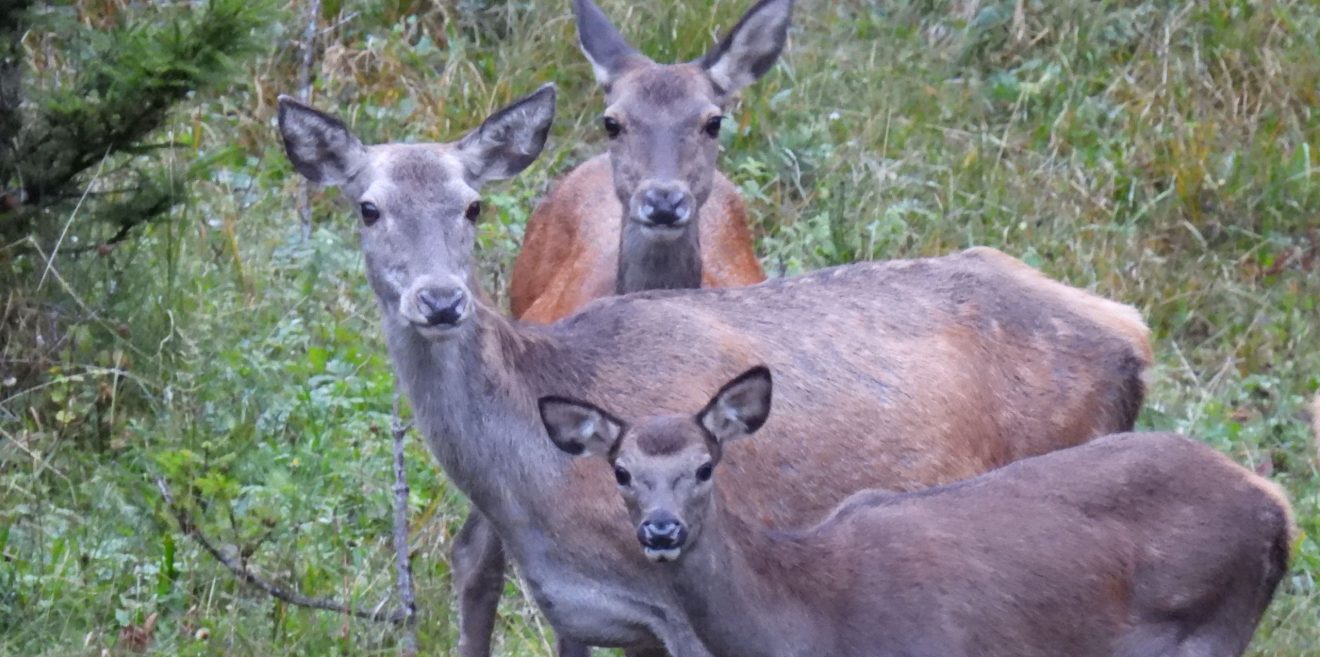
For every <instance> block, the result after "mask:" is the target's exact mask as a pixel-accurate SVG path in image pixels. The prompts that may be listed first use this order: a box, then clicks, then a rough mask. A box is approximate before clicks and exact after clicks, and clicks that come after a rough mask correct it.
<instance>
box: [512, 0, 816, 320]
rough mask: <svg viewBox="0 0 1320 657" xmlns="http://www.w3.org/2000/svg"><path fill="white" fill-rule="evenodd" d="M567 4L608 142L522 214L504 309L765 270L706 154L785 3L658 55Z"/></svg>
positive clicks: (760, 68)
mask: <svg viewBox="0 0 1320 657" xmlns="http://www.w3.org/2000/svg"><path fill="white" fill-rule="evenodd" d="M573 9H574V13H575V14H576V15H577V26H578V39H579V42H580V45H581V46H582V52H583V53H585V54H586V56H587V59H588V60H590V61H591V68H592V70H594V71H595V74H596V81H597V82H598V83H599V84H600V86H601V87H602V88H603V89H604V90H605V111H604V113H603V114H602V117H601V126H602V129H603V130H604V132H605V134H606V136H607V137H608V139H609V152H608V153H607V154H605V155H600V156H597V157H595V158H592V159H590V160H588V161H586V162H585V163H583V164H582V165H581V166H579V167H577V168H576V169H574V170H573V171H571V172H570V173H569V174H568V175H566V176H564V178H563V179H562V180H561V181H559V183H558V184H556V185H555V187H554V189H553V190H552V191H551V192H550V194H549V195H548V196H547V197H546V199H545V200H544V201H543V202H542V203H541V204H540V205H539V206H537V208H536V211H535V212H533V213H532V216H531V218H530V219H529V220H528V222H527V235H526V238H525V239H524V240H523V248H522V250H521V251H520V252H519V253H518V259H517V260H516V261H515V262H514V266H513V274H512V276H511V278H510V282H509V298H510V305H511V308H512V310H513V314H514V316H515V317H520V318H522V319H527V320H531V321H537V322H550V321H554V320H557V319H559V318H560V317H564V316H567V315H568V314H570V313H572V312H574V311H576V310H577V309H578V308H581V307H582V306H583V305H585V304H586V302H588V301H591V300H592V299H597V298H600V297H602V296H605V295H608V294H625V293H628V292H640V291H643V290H653V289H680V288H694V287H702V286H703V285H704V286H705V287H731V286H739V285H751V284H752V283H759V282H761V281H763V280H765V272H764V271H762V270H761V265H760V263H759V262H758V261H757V259H756V253H755V252H754V251H753V249H752V236H751V232H750V231H749V230H748V228H747V214H746V211H745V209H744V207H743V202H742V198H741V197H739V195H738V191H737V189H736V188H735V187H734V186H733V184H732V183H730V182H729V181H728V179H726V178H725V177H724V175H723V174H721V173H719V172H718V171H716V169H715V157H716V155H717V154H718V153H719V149H720V142H719V134H720V126H721V124H722V122H723V118H724V112H725V110H726V109H728V107H729V105H730V104H731V101H732V99H733V97H734V94H735V93H736V92H737V91H738V90H739V89H741V88H742V87H744V86H746V85H748V84H750V83H752V82H754V81H755V80H756V79H757V78H759V77H761V76H762V75H764V74H765V73H766V71H768V70H770V67H771V66H772V65H773V64H774V62H775V60H776V59H777V58H778V57H779V53H780V51H782V50H783V48H784V42H785V40H786V39H787V37H788V25H789V18H790V15H791V13H792V9H793V3H792V0H761V2H758V3H757V4H756V6H754V7H752V8H751V9H750V10H749V11H748V12H747V14H746V15H745V16H743V18H742V20H741V21H739V22H738V24H737V25H736V26H734V28H733V29H732V30H731V31H730V32H729V34H728V35H727V36H725V38H724V39H723V40H722V41H720V43H719V45H717V46H716V47H715V48H714V49H713V50H711V51H710V52H709V53H707V54H706V55H705V56H704V57H702V58H701V59H699V60H697V61H694V62H686V63H679V64H668V65H664V64H657V63H655V62H653V61H651V60H650V59H648V58H647V57H646V56H644V55H642V54H641V53H639V52H637V50H635V49H634V48H633V47H632V46H630V45H628V42H627V41H625V40H624V39H623V37H622V36H620V35H619V32H618V30H616V29H615V28H614V26H613V25H611V24H610V21H609V19H608V18H606V17H605V14H604V13H603V12H602V11H601V10H600V8H599V7H597V6H596V4H595V3H593V2H592V1H591V0H576V1H575V2H574V3H573Z"/></svg>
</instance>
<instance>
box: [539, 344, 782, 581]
mask: <svg viewBox="0 0 1320 657" xmlns="http://www.w3.org/2000/svg"><path fill="white" fill-rule="evenodd" d="M771 387H772V386H771V381H770V370H769V369H767V368H765V367H763V366H758V367H754V368H752V369H750V370H748V371H746V372H744V373H743V374H741V375H739V376H738V377H737V378H735V379H733V380H732V381H730V382H728V383H726V384H725V385H724V386H723V387H722V388H720V390H719V392H717V393H715V396H714V397H713V398H711V400H710V402H709V403H708V404H706V407H705V408H703V409H701V411H700V412H699V413H697V414H696V415H695V416H689V415H658V416H653V417H648V418H646V419H643V420H641V421H640V422H638V423H637V424H636V425H635V426H629V425H627V424H626V423H624V422H623V421H622V420H620V419H618V418H617V417H615V416H614V415H612V414H610V413H609V412H608V411H605V410H603V409H601V408H598V407H596V406H594V405H592V404H590V403H587V402H583V401H578V400H574V399H569V398H565V397H543V398H541V400H540V403H539V406H540V409H541V421H542V422H544V423H545V428H546V432H547V433H548V434H549V435H550V440H552V441H553V442H554V443H555V445H556V446H558V447H559V448H560V449H561V450H563V451H565V452H568V453H569V454H574V455H582V454H590V455H593V456H596V457H600V458H604V459H606V460H607V461H608V462H609V463H610V465H611V466H613V468H614V478H615V481H617V482H618V484H619V492H620V493H622V494H623V499H624V502H625V504H626V505H627V507H628V514H629V517H630V518H631V519H632V522H633V524H634V525H636V527H637V540H638V541H639V542H641V544H642V550H644V551H645V553H646V556H647V558H649V559H651V560H652V561H657V562H660V561H676V560H677V559H678V558H679V557H680V556H681V555H682V552H683V550H684V549H685V548H687V547H688V546H690V545H692V544H694V543H695V542H696V540H697V538H698V536H700V535H701V529H702V526H703V524H704V523H705V522H706V520H707V519H708V518H709V517H710V515H711V513H710V511H711V506H712V504H713V500H712V495H711V493H712V485H711V480H712V477H713V476H714V473H715V467H716V466H717V465H719V462H720V456H721V455H722V454H723V452H724V448H725V447H726V446H727V445H728V444H729V443H731V442H734V441H736V440H740V439H742V438H746V437H748V436H750V435H752V434H753V433H755V432H756V430H757V429H760V428H761V426H762V425H764V424H765V422H766V420H767V419H768V418H769V416H770V397H771Z"/></svg>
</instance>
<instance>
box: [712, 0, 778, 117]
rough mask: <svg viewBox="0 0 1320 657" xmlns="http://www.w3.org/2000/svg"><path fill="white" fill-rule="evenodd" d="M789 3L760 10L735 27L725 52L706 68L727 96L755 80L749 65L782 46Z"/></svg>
mask: <svg viewBox="0 0 1320 657" xmlns="http://www.w3.org/2000/svg"><path fill="white" fill-rule="evenodd" d="M791 8H792V3H791V2H779V3H774V4H771V5H767V6H765V7H762V8H760V10H759V11H757V12H756V13H755V15H753V16H751V17H750V19H749V20H748V21H747V22H746V23H744V24H742V25H740V26H738V31H737V32H735V33H733V34H732V35H731V36H732V42H731V43H730V44H729V48H728V50H726V51H724V52H723V53H722V54H721V55H720V57H719V59H717V60H715V61H714V62H713V63H711V65H710V66H709V68H707V69H706V72H707V74H708V75H709V76H710V79H711V81H713V82H714V83H715V84H716V85H718V86H719V87H720V88H721V89H723V90H724V93H726V94H732V93H733V92H735V91H737V90H738V89H741V88H743V87H745V86H747V85H749V84H751V83H752V82H755V81H756V77H757V76H756V74H755V73H753V72H752V70H751V69H752V66H753V64H754V63H755V62H757V61H758V60H761V59H762V58H764V57H766V56H769V55H770V54H771V53H774V52H775V51H777V50H778V49H779V48H781V47H782V45H783V44H782V43H781V42H780V39H779V38H778V37H779V32H780V30H783V29H786V26H787V24H788V21H789V20H790V18H791Z"/></svg>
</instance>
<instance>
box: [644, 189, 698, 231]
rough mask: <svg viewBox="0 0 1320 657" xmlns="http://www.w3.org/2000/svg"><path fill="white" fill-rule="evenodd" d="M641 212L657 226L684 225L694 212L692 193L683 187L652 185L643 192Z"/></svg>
mask: <svg viewBox="0 0 1320 657" xmlns="http://www.w3.org/2000/svg"><path fill="white" fill-rule="evenodd" d="M641 214H642V218H643V219H645V220H647V221H649V222H651V223H653V224H655V225H657V226H675V225H682V224H683V222H685V221H687V218H688V216H689V215H691V214H692V195H691V194H688V193H687V192H685V191H683V190H681V189H669V188H664V187H652V188H650V189H647V190H646V191H644V192H642V212H641Z"/></svg>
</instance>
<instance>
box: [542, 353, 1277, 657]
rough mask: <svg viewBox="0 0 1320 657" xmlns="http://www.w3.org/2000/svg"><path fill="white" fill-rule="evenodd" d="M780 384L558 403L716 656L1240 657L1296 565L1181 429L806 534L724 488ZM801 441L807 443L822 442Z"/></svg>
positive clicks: (754, 374)
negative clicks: (677, 401)
mask: <svg viewBox="0 0 1320 657" xmlns="http://www.w3.org/2000/svg"><path fill="white" fill-rule="evenodd" d="M770 399H771V382H770V372H769V370H768V369H766V368H764V367H757V368H753V369H751V370H749V371H748V372H746V373H744V374H743V375H741V376H739V377H738V378H736V379H734V380H733V381H731V382H729V383H728V384H726V385H725V386H724V387H723V388H721V389H720V391H719V392H718V393H716V395H715V397H714V398H713V399H711V400H710V402H709V403H708V404H706V406H705V408H703V409H702V410H701V411H700V412H698V413H697V414H696V415H695V416H692V415H658V416H652V417H647V418H645V419H643V420H641V421H639V422H638V423H637V424H636V425H635V426H629V425H626V424H625V423H624V422H623V421H621V420H619V419H618V418H616V417H615V416H614V415H611V414H610V413H608V412H606V411H604V410H601V409H600V408H598V407H596V406H593V405H591V404H589V403H586V402H581V401H573V400H570V399H565V398H562V397H543V398H542V399H541V400H540V404H539V405H540V410H541V416H542V419H543V421H544V422H545V427H546V431H547V432H548V433H549V435H550V438H551V439H552V440H553V441H554V443H555V445H557V446H558V447H559V448H560V449H562V450H564V451H565V452H568V453H569V454H573V455H578V454H583V453H588V454H592V455H595V456H598V457H601V458H604V459H606V460H607V461H608V462H609V464H610V465H611V466H612V467H613V469H614V476H615V479H616V480H617V481H618V485H619V490H620V491H621V492H622V493H623V498H624V502H625V506H626V507H627V510H628V515H629V517H630V518H631V520H632V526H633V527H635V528H636V533H637V540H638V541H639V542H640V543H641V545H642V551H643V552H644V553H645V555H646V557H647V558H648V559H650V560H651V561H656V562H675V563H673V564H672V565H667V566H665V567H664V570H665V572H666V574H667V575H668V577H669V583H670V585H671V586H672V588H673V590H674V591H675V592H676V593H677V596H678V599H679V600H681V601H682V604H683V608H684V611H685V612H686V614H687V617H688V619H689V620H690V621H691V623H692V625H693V627H694V628H695V629H696V632H697V635H698V636H699V637H700V638H701V639H702V641H704V642H705V645H706V647H707V648H708V649H710V651H711V652H712V653H714V654H715V655H716V656H717V657H885V656H894V657H897V656H900V655H929V656H931V657H960V656H965V657H1001V656H1002V657H1058V656H1059V655H1068V656H1069V657H1089V656H1094V657H1102V656H1103V657H1117V656H1128V657H1159V656H1169V657H1175V656H1177V657H1230V656H1235V655H1241V654H1242V652H1243V651H1244V650H1245V649H1246V647H1247V643H1248V642H1249V641H1250V640H1251V635H1252V632H1253V630H1254V629H1255V627H1256V624H1257V622H1259V620H1260V617H1261V614H1262V613H1263V612H1264V610H1265V607H1266V605H1268V604H1269V601H1270V597H1271V596H1272V595H1273V593H1274V589H1275V586H1276V585H1277V584H1278V583H1279V580H1280V579H1281V578H1282V577H1283V574H1284V572H1285V571H1286V570H1287V565H1288V554H1289V549H1290V546H1291V531H1292V521H1291V515H1290V514H1291V512H1290V509H1289V507H1288V503H1287V501H1286V500H1285V499H1284V497H1283V495H1282V494H1281V493H1280V491H1279V490H1278V488H1277V487H1275V486H1274V485H1273V484H1271V483H1270V482H1268V481H1266V480H1265V479H1262V478H1261V477H1258V476H1256V475H1255V474H1253V473H1251V472H1250V471H1248V470H1246V469H1244V468H1242V467H1239V466H1238V465H1236V464H1235V463H1233V462H1231V461H1229V460H1228V459H1227V458H1225V457H1224V456H1223V455H1221V454H1219V453H1218V452H1215V451H1214V450H1212V449H1210V448H1209V447H1206V446H1205V445H1202V444H1200V443H1197V442H1195V441H1192V440H1189V439H1187V438H1184V437H1182V436H1178V435H1175V434H1118V435H1113V436H1108V437H1105V438H1101V439H1098V440H1094V441H1092V442H1090V443H1087V444H1086V445H1083V446H1080V447H1073V448H1070V449H1065V450H1060V451H1056V452H1053V453H1051V454H1046V455H1044V456H1036V457H1033V458H1029V459H1025V460H1022V461H1019V462H1017V463H1014V464H1012V465H1009V466H1007V467H1004V468H1002V469H999V470H996V471H994V472H991V473H989V474H985V475H981V476H979V477H977V478H975V479H971V480H968V481H964V482H960V483H956V484H952V485H948V486H943V487H940V488H935V489H931V490H927V491H922V492H918V493H908V494H899V493H887V492H882V491H876V490H872V491H863V492H859V493H857V494H855V495H853V496H852V497H850V498H849V499H847V500H846V501H844V502H843V503H842V504H840V505H839V506H838V507H837V508H836V509H834V511H833V512H832V513H830V514H829V515H828V516H827V517H826V518H825V520H824V521H823V522H821V523H820V524H818V525H815V526H814V527H811V528H810V529H806V530H803V531H782V530H769V529H766V528H764V527H761V526H759V523H755V522H748V521H747V520H745V519H744V518H742V517H740V516H739V515H737V514H734V513H730V512H729V511H728V509H729V508H730V505H732V504H735V503H737V502H739V501H741V498H744V497H747V496H749V495H752V494H753V493H752V492H751V491H745V490H741V489H739V488H737V487H736V486H725V485H722V484H723V482H722V481H720V482H717V481H716V479H722V478H723V477H722V476H721V477H714V473H715V472H716V467H717V466H719V465H720V463H721V459H722V457H723V456H724V454H725V453H726V450H730V449H735V448H733V447H732V446H733V444H734V443H736V442H737V441H739V440H741V439H744V438H747V437H750V436H751V435H752V434H753V433H755V432H756V431H757V429H760V428H761V427H762V426H763V425H766V422H767V419H768V418H769V414H770ZM802 440H804V441H810V440H811V439H810V438H806V434H804V435H803V438H802Z"/></svg>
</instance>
